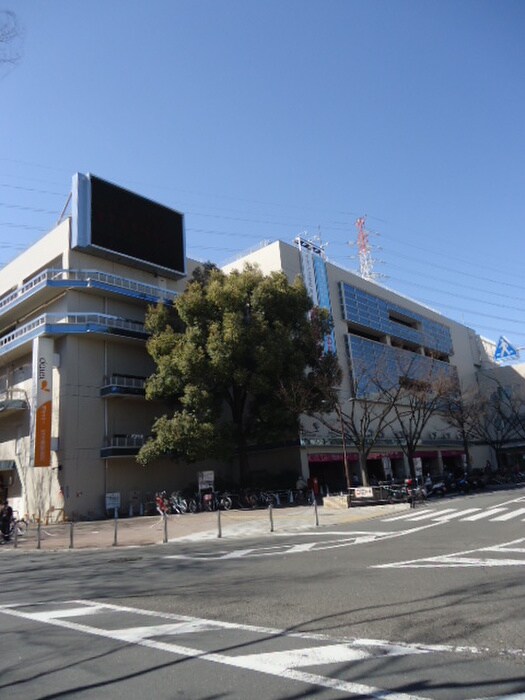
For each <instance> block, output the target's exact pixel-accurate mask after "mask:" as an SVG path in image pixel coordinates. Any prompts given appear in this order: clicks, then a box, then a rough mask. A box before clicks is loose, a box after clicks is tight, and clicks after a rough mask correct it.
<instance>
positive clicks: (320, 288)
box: [225, 238, 494, 491]
mask: <svg viewBox="0 0 525 700" xmlns="http://www.w3.org/2000/svg"><path fill="white" fill-rule="evenodd" d="M245 263H252V264H257V265H259V266H260V267H261V269H262V271H263V272H264V273H270V272H272V271H274V270H282V271H284V272H285V273H286V274H287V276H288V277H289V279H290V280H291V279H293V278H294V277H295V276H297V275H302V277H303V279H304V280H305V284H306V287H307V289H308V291H309V293H310V296H311V297H312V298H313V299H314V302H315V303H317V304H318V305H319V306H322V307H324V308H327V309H328V310H329V311H330V313H331V315H332V318H333V321H334V330H333V333H332V337H331V338H329V339H328V340H327V342H328V346H329V347H330V348H331V349H332V350H335V351H336V352H337V355H338V359H339V363H340V365H341V368H342V370H343V382H342V385H341V399H340V403H341V407H342V408H343V409H344V404H345V402H346V401H349V400H353V399H354V398H355V397H356V396H357V397H358V396H359V392H360V383H361V382H364V383H366V381H367V379H366V378H367V377H368V379H370V377H372V378H374V376H377V372H378V368H380V371H381V375H382V377H383V380H384V381H385V382H386V383H390V384H391V383H394V382H395V379H396V373H397V374H399V372H400V368H403V367H404V368H407V369H406V371H408V372H410V374H411V376H412V377H413V378H414V379H417V378H419V377H427V376H430V375H431V374H433V375H436V373H438V374H440V375H441V376H442V377H449V378H451V379H454V378H455V379H456V380H458V381H460V383H461V385H462V387H463V388H464V389H467V388H468V387H469V386H472V385H475V384H476V375H477V372H478V370H479V369H480V368H481V367H482V366H487V365H489V366H494V363H493V362H492V360H491V358H490V356H489V355H488V354H487V352H486V349H485V346H484V344H483V343H482V341H481V339H480V338H479V336H478V335H477V334H476V333H475V332H474V331H473V330H472V329H470V328H468V327H466V326H464V325H462V324H459V323H457V322H455V321H452V320H451V319H448V318H446V317H444V316H443V315H441V314H439V313H438V312H436V311H433V310H432V309H430V308H428V307H427V306H424V305H422V304H419V303H417V302H416V301H413V300H411V299H408V298H406V297H403V296H401V295H399V294H396V293H395V292H392V291H390V290H388V289H386V288H385V287H383V286H381V285H379V284H376V283H375V282H373V281H368V280H365V279H363V278H361V277H360V276H358V275H356V274H354V273H352V272H349V271H347V270H344V269H342V268H340V267H337V266H335V265H333V264H331V263H330V262H328V261H327V260H325V257H324V255H323V250H322V249H321V248H320V247H319V246H317V245H316V244H314V243H312V242H310V241H306V240H303V239H301V238H298V239H296V245H295V246H293V245H290V244H286V243H283V242H282V241H277V242H275V243H272V244H270V245H268V246H266V247H264V248H261V249H260V250H258V251H256V252H253V253H251V254H249V255H247V256H245V257H243V258H241V259H239V260H236V261H234V262H233V263H231V264H230V265H228V266H227V267H226V268H225V271H230V270H232V269H239V268H242V266H243V265H244V264H245ZM361 390H364V387H362V386H361ZM333 418H334V420H333V425H334V428H335V429H334V430H333V431H332V432H330V431H329V430H328V431H327V430H326V428H323V426H322V425H321V424H319V422H316V421H315V420H311V419H306V418H305V420H304V421H303V431H302V434H301V437H300V446H301V447H300V450H299V456H300V459H301V471H302V473H303V475H305V476H310V477H314V476H315V477H317V479H318V481H319V482H320V483H322V484H325V485H326V486H327V487H328V488H329V489H330V490H331V491H333V490H339V489H344V488H345V487H346V483H345V481H346V480H345V477H346V475H345V471H344V469H343V462H344V459H345V458H346V460H347V461H349V462H350V463H351V475H352V477H353V478H354V479H358V478H359V476H360V472H359V468H358V455H357V452H356V450H355V449H353V448H352V445H351V444H349V445H343V441H342V436H341V433H342V431H341V430H340V429H338V421H337V416H334V417H333ZM400 441H401V440H400V436H399V434H398V433H396V429H395V425H394V426H391V427H390V428H389V429H387V430H385V431H384V434H382V435H381V436H380V437H379V439H378V440H377V443H376V444H375V445H374V446H373V449H372V450H371V453H370V454H369V457H368V472H369V474H370V476H371V477H372V479H374V478H375V479H378V480H380V479H384V478H388V477H389V476H390V475H392V476H394V477H397V478H403V477H405V476H408V475H409V471H408V463H407V459H406V457H405V455H404V454H403V451H402V450H401V449H400ZM343 448H344V451H343ZM471 456H472V457H473V461H474V463H475V464H477V465H478V466H484V464H485V461H486V458H487V457H488V456H489V455H488V453H487V450H486V447H484V446H481V445H478V446H475V447H473V448H472V449H471ZM415 458H416V460H417V461H416V463H417V465H418V469H420V470H421V472H422V473H423V474H427V473H430V474H431V475H433V476H436V475H440V474H442V473H443V471H444V470H450V471H456V470H458V469H461V468H464V465H465V463H466V455H465V451H464V446H463V443H462V440H461V437H460V436H459V435H458V434H457V432H456V431H455V430H453V429H452V428H450V426H448V425H447V424H446V423H444V422H443V421H442V420H440V419H439V418H438V417H437V416H435V417H433V418H432V420H431V421H429V423H428V426H427V427H425V429H424V431H423V434H422V437H421V440H420V442H419V445H418V449H417V451H416V453H415ZM258 459H259V458H258V457H254V461H255V462H256V463H257V461H258ZM262 460H263V462H264V457H262ZM259 469H261V467H259Z"/></svg>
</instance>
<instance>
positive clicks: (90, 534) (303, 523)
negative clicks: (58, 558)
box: [0, 503, 409, 554]
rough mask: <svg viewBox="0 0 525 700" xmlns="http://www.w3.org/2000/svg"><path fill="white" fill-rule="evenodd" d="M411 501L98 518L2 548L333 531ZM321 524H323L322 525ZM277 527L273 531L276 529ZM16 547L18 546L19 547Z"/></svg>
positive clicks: (31, 530)
mask: <svg viewBox="0 0 525 700" xmlns="http://www.w3.org/2000/svg"><path fill="white" fill-rule="evenodd" d="M408 508H409V506H408V505H407V504H405V503H396V504H392V505H381V506H360V507H355V508H328V507H325V506H319V507H318V508H317V515H316V509H315V507H314V506H295V507H291V508H273V509H272V510H271V511H270V510H269V509H261V510H231V511H215V512H211V513H196V514H191V513H187V514H185V515H169V516H168V517H167V518H166V521H164V519H163V518H161V517H159V516H149V517H146V516H142V517H135V518H120V519H118V520H117V521H116V522H115V520H114V519H109V520H98V521H92V522H79V523H73V524H71V523H60V524H57V525H41V526H40V528H38V526H37V525H36V524H34V523H30V525H29V527H28V530H27V533H26V534H25V535H24V536H20V537H18V538H17V541H16V543H15V542H14V541H11V542H8V543H6V544H4V545H3V546H2V547H0V554H1V553H6V552H8V551H16V552H20V553H22V552H25V553H28V552H34V551H36V550H43V551H62V550H65V549H69V550H70V549H84V550H85V549H105V548H112V547H117V548H118V547H134V546H145V545H152V544H162V543H164V542H166V541H167V542H177V541H180V542H202V541H206V540H210V541H211V540H216V539H218V538H219V535H220V537H221V538H222V539H224V540H232V539H242V538H245V537H253V536H261V535H267V536H268V537H276V536H279V535H283V534H291V533H294V532H306V531H317V532H319V531H322V530H325V531H326V530H333V528H334V527H337V526H340V525H347V524H351V523H356V522H361V521H367V520H372V519H376V518H381V517H385V516H387V515H391V514H393V513H396V512H401V513H402V512H404V511H405V510H408ZM316 518H317V522H318V523H319V524H318V525H317V522H316ZM272 528H273V531H272ZM15 545H16V546H15Z"/></svg>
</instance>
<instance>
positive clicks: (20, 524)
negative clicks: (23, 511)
mask: <svg viewBox="0 0 525 700" xmlns="http://www.w3.org/2000/svg"><path fill="white" fill-rule="evenodd" d="M15 528H16V534H17V537H20V536H23V535H25V534H26V532H27V523H26V521H25V520H17V521H16V523H15V526H14V528H13V530H14V529H15Z"/></svg>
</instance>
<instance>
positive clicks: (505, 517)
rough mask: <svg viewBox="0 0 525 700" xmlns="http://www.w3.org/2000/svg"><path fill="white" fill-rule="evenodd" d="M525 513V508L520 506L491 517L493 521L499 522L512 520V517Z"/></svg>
mask: <svg viewBox="0 0 525 700" xmlns="http://www.w3.org/2000/svg"><path fill="white" fill-rule="evenodd" d="M523 513H525V508H518V509H517V510H511V511H510V513H504V514H503V515H498V516H497V517H495V518H491V522H493V523H498V522H503V521H505V520H512V518H517V517H519V516H520V515H523Z"/></svg>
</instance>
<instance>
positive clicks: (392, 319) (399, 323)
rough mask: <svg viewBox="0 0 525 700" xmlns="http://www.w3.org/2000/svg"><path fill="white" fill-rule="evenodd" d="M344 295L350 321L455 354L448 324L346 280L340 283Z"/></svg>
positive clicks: (341, 293)
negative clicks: (431, 318) (388, 300)
mask: <svg viewBox="0 0 525 700" xmlns="http://www.w3.org/2000/svg"><path fill="white" fill-rule="evenodd" d="M340 295H341V306H342V313H343V318H344V319H345V320H346V321H349V322H351V323H355V324H358V325H359V326H362V327H365V328H369V329H371V330H374V331H376V332H379V333H382V334H384V335H389V336H391V337H393V338H399V339H400V340H406V341H408V342H411V343H414V344H415V345H419V346H421V347H424V348H427V349H429V350H434V351H437V352H439V353H442V354H445V355H451V354H452V352H453V348H452V338H451V336H450V330H449V329H448V328H447V327H446V326H445V325H443V324H441V323H437V322H436V321H431V320H430V319H428V318H426V317H425V316H422V315H420V314H417V313H414V312H413V311H409V310H408V309H405V308H403V307H401V306H398V305H397V304H394V303H390V302H387V301H386V300H384V299H381V298H380V297H376V296H374V295H373V294H368V293H367V292H364V291H363V290H361V289H358V288H357V287H353V286H352V285H350V284H347V283H345V282H342V283H341V284H340Z"/></svg>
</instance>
